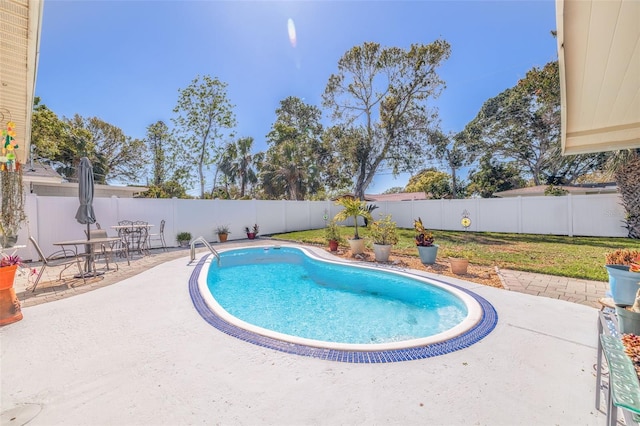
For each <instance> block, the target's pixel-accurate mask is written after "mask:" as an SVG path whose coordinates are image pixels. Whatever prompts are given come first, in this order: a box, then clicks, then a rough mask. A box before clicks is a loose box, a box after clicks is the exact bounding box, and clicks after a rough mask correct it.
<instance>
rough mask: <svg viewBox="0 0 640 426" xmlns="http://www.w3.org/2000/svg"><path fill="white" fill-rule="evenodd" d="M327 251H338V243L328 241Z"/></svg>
mask: <svg viewBox="0 0 640 426" xmlns="http://www.w3.org/2000/svg"><path fill="white" fill-rule="evenodd" d="M329 250H331V251H338V241H336V240H330V241H329Z"/></svg>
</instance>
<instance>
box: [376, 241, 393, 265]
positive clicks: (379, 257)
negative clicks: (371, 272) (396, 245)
mask: <svg viewBox="0 0 640 426" xmlns="http://www.w3.org/2000/svg"><path fill="white" fill-rule="evenodd" d="M373 252H374V253H375V255H376V262H388V261H389V255H390V254H391V245H389V244H374V245H373Z"/></svg>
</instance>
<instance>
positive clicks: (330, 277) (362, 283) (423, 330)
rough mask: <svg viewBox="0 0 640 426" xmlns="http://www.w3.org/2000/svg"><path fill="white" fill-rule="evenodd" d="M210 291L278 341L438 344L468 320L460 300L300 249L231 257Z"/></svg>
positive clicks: (214, 271) (213, 270) (212, 272)
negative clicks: (433, 339)
mask: <svg viewBox="0 0 640 426" xmlns="http://www.w3.org/2000/svg"><path fill="white" fill-rule="evenodd" d="M220 256H221V259H220V265H221V266H220V267H218V266H216V264H215V263H212V264H211V267H210V268H209V273H208V276H207V285H208V288H209V290H210V291H211V294H212V295H213V297H214V298H215V300H216V301H217V303H218V304H220V305H221V306H222V308H224V309H225V310H226V311H227V312H228V313H229V314H231V315H232V316H234V317H236V318H238V319H240V320H242V321H245V322H247V323H250V324H253V325H256V326H258V327H262V328H265V329H268V330H272V331H276V332H279V333H283V334H287V335H291V336H298V337H303V338H307V339H313V340H320V341H326V342H339V343H355V344H376V343H388V342H398V341H404V340H411V339H418V338H423V337H428V336H432V335H435V334H438V333H441V332H443V331H446V330H449V329H451V328H453V327H454V326H456V325H458V324H459V323H460V322H461V321H462V320H464V319H465V317H466V316H467V307H466V305H465V303H464V302H463V301H462V300H461V299H460V298H458V297H457V296H455V295H454V294H452V293H450V292H448V291H446V290H443V289H441V288H439V287H436V286H432V285H429V284H427V283H425V282H423V281H418V280H415V279H411V278H409V277H406V276H402V275H398V274H393V273H389V272H385V271H380V270H372V269H365V268H354V267H351V266H346V265H341V264H334V263H327V262H323V261H319V260H315V259H313V258H310V257H308V256H306V255H305V254H304V253H303V252H302V251H301V250H299V249H296V248H289V247H283V248H279V249H277V248H273V247H272V248H268V249H263V248H248V249H240V250H232V251H228V252H224V253H222V254H221V255H220Z"/></svg>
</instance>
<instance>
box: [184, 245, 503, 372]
mask: <svg viewBox="0 0 640 426" xmlns="http://www.w3.org/2000/svg"><path fill="white" fill-rule="evenodd" d="M209 256H210V255H209V254H207V255H205V256H203V257H202V258H201V259H200V261H199V262H198V264H197V265H196V266H195V268H194V270H193V272H192V273H191V277H190V278H189V295H190V296H191V301H192V302H193V305H194V307H195V308H196V310H197V311H198V313H199V314H200V316H202V318H203V319H204V320H205V321H206V322H208V323H209V324H210V325H212V326H214V327H215V328H217V329H218V330H220V331H222V332H223V333H226V334H228V335H230V336H233V337H235V338H237V339H240V340H244V341H245V342H249V343H253V344H254V345H258V346H262V347H265V348H270V349H275V350H278V351H281V352H286V353H290V354H295V355H303V356H310V357H314V358H320V359H324V360H329V361H339V362H351V363H383V362H400V361H411V360H416V359H424V358H430V357H434V356H438V355H444V354H447V353H450V352H454V351H458V350H460V349H464V348H468V347H469V346H471V345H473V344H474V343H477V342H479V341H480V340H482V339H483V338H484V337H486V336H487V335H488V334H489V333H491V331H492V330H493V329H494V328H495V327H496V324H497V323H498V313H497V312H496V310H495V309H494V307H493V305H491V303H489V302H488V301H487V300H486V299H485V298H483V297H481V296H479V295H477V294H475V293H473V292H472V291H470V290H467V289H465V288H463V287H460V286H457V285H455V284H451V283H447V282H444V281H440V280H434V281H438V282H440V283H442V284H445V285H448V286H451V287H454V288H456V289H458V290H460V291H462V292H464V293H467V294H468V295H469V296H471V297H473V298H474V299H475V300H476V301H477V302H478V304H479V305H480V308H481V309H482V317H481V319H480V321H478V323H477V324H476V325H474V326H473V327H471V328H470V329H469V330H467V331H465V332H464V333H462V334H460V335H458V336H456V337H453V338H451V339H449V340H445V341H443V342H438V343H433V344H429V345H425V346H419V347H413V348H406V349H393V350H381V351H345V350H338V349H323V348H316V347H312V346H306V345H300V344H296V343H291V342H285V341H282V340H277V339H274V338H271V337H267V336H262V335H260V334H256V333H253V332H250V331H247V330H245V329H243V328H240V327H237V326H235V325H233V324H230V323H228V322H227V321H224V320H223V319H222V318H220V317H219V316H218V315H216V314H215V313H214V312H213V311H212V310H211V309H210V308H209V306H208V305H207V304H206V302H205V300H204V298H203V297H202V295H201V294H200V290H199V287H198V277H199V276H200V272H201V270H202V267H203V265H204V263H205V262H206V260H207V258H208V257H209Z"/></svg>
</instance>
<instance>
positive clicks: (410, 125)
mask: <svg viewBox="0 0 640 426" xmlns="http://www.w3.org/2000/svg"><path fill="white" fill-rule="evenodd" d="M449 54H450V47H449V44H448V43H447V42H446V41H444V40H436V41H434V42H433V43H431V44H427V45H423V44H414V45H412V46H411V47H410V48H409V49H408V50H403V49H400V48H397V47H391V48H382V47H381V46H380V45H379V44H378V43H371V42H366V43H364V44H362V45H361V46H355V47H353V48H351V49H350V50H349V51H347V52H346V53H345V54H344V55H343V56H342V58H340V60H339V61H338V72H337V74H333V75H331V76H330V77H329V82H328V83H327V87H326V89H325V92H324V94H323V105H324V106H325V107H327V108H329V109H330V110H331V112H332V118H333V120H334V121H335V122H336V123H337V124H338V125H339V126H340V127H342V128H343V129H342V131H343V132H344V133H345V136H346V137H345V139H344V140H341V141H340V143H339V144H338V146H337V147H336V149H337V151H338V152H339V153H340V154H341V156H342V157H343V159H344V162H345V166H346V167H348V169H349V171H350V173H351V175H352V176H354V177H355V182H354V193H355V196H356V197H360V198H363V197H364V192H365V190H366V188H367V187H368V186H369V184H370V183H371V181H372V179H373V177H374V175H375V174H376V172H377V171H378V169H379V168H380V167H381V166H383V165H387V166H389V167H390V168H391V169H392V170H393V172H394V174H397V173H399V172H401V171H410V170H413V169H415V167H416V165H417V164H418V161H419V159H420V158H421V154H422V152H423V147H424V146H425V144H426V141H427V136H428V129H429V126H431V125H432V123H433V122H434V121H435V119H436V117H437V110H436V109H435V108H433V107H429V106H428V101H429V100H430V99H434V98H436V97H437V96H439V94H440V91H441V90H442V88H443V87H444V82H443V81H442V80H440V78H439V76H438V74H437V72H436V68H437V67H438V66H439V65H440V64H441V63H442V62H443V61H444V60H446V59H447V58H448V57H449Z"/></svg>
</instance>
